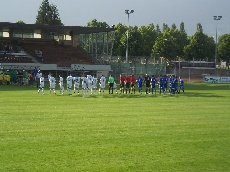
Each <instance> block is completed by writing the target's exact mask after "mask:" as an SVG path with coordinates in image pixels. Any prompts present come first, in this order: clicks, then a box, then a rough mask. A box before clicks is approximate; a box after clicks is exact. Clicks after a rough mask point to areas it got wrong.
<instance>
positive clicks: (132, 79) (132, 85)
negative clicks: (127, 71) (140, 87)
mask: <svg viewBox="0 0 230 172" xmlns="http://www.w3.org/2000/svg"><path fill="white" fill-rule="evenodd" d="M135 85H136V78H135V76H134V75H132V77H131V91H132V93H133V94H135Z"/></svg>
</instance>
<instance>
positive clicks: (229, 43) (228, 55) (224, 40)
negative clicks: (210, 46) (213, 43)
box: [218, 34, 230, 69]
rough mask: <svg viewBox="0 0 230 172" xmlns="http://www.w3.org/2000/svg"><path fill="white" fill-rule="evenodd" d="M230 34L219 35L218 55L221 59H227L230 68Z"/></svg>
mask: <svg viewBox="0 0 230 172" xmlns="http://www.w3.org/2000/svg"><path fill="white" fill-rule="evenodd" d="M229 47H230V34H224V35H222V36H221V37H219V43H218V56H219V58H220V59H221V60H224V61H226V63H227V66H228V69H229V62H230V48H229Z"/></svg>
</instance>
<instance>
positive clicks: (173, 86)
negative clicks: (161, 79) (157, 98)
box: [171, 76, 178, 94]
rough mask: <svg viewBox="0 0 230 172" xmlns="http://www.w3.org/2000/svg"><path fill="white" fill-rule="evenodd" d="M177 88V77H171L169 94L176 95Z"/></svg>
mask: <svg viewBox="0 0 230 172" xmlns="http://www.w3.org/2000/svg"><path fill="white" fill-rule="evenodd" d="M177 86H178V80H177V77H176V76H173V78H172V90H171V94H176V93H177Z"/></svg>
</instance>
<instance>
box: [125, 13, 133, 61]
mask: <svg viewBox="0 0 230 172" xmlns="http://www.w3.org/2000/svg"><path fill="white" fill-rule="evenodd" d="M132 13H134V10H125V14H127V15H128V30H127V43H126V54H125V57H126V58H125V61H126V63H128V61H129V59H128V58H129V27H130V26H129V15H130V14H132Z"/></svg>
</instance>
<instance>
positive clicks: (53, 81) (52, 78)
mask: <svg viewBox="0 0 230 172" xmlns="http://www.w3.org/2000/svg"><path fill="white" fill-rule="evenodd" d="M55 82H56V80H55V78H54V77H53V75H52V74H51V76H50V79H49V83H50V93H51V92H52V90H53V91H54V94H56V90H55V85H56V83H55Z"/></svg>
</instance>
